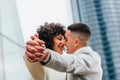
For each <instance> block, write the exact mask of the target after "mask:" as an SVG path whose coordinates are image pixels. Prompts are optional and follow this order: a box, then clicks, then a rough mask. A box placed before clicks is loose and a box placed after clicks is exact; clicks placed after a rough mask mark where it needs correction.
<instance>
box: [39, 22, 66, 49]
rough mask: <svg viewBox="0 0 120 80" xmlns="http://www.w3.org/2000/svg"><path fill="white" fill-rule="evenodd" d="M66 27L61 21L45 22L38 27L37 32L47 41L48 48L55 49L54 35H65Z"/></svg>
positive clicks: (40, 37)
mask: <svg viewBox="0 0 120 80" xmlns="http://www.w3.org/2000/svg"><path fill="white" fill-rule="evenodd" d="M64 28H65V27H64V26H63V25H62V24H60V23H50V24H48V23H45V24H44V25H42V26H40V28H38V29H37V33H38V34H39V37H38V38H39V39H41V40H43V41H44V42H45V46H46V48H49V49H53V45H54V41H53V39H54V37H55V36H57V35H59V34H61V35H63V36H64V35H65V29H64Z"/></svg>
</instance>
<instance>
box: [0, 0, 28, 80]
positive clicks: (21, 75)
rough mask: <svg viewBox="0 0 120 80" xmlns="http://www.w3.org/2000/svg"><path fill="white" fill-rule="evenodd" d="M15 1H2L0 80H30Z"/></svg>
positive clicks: (0, 11) (0, 12)
mask: <svg viewBox="0 0 120 80" xmlns="http://www.w3.org/2000/svg"><path fill="white" fill-rule="evenodd" d="M23 54H24V41H23V36H22V32H21V28H20V23H19V17H18V15H17V9H16V3H15V0H0V80H30V79H29V78H30V77H29V75H28V71H27V68H26V65H25V63H24V60H23Z"/></svg>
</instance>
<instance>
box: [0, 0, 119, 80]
mask: <svg viewBox="0 0 120 80" xmlns="http://www.w3.org/2000/svg"><path fill="white" fill-rule="evenodd" d="M119 9H120V0H0V80H30V74H29V72H28V70H27V68H26V65H25V63H24V60H23V55H24V50H25V42H26V41H27V40H30V36H31V35H33V34H34V33H36V29H37V27H39V25H42V24H44V22H49V23H51V22H55V23H57V22H59V23H62V24H63V25H65V26H68V25H69V24H72V23H74V22H84V23H86V24H87V25H89V27H90V29H91V31H92V38H91V40H90V45H91V46H92V47H93V49H94V50H96V51H97V52H98V53H99V54H100V56H101V58H102V68H103V71H104V72H103V79H102V80H120V10H119ZM53 75H55V74H53Z"/></svg>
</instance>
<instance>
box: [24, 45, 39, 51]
mask: <svg viewBox="0 0 120 80" xmlns="http://www.w3.org/2000/svg"><path fill="white" fill-rule="evenodd" d="M26 50H27V51H29V52H31V53H35V52H38V50H37V49H36V48H34V47H33V46H30V45H26Z"/></svg>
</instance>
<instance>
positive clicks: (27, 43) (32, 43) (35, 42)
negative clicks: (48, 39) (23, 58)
mask: <svg viewBox="0 0 120 80" xmlns="http://www.w3.org/2000/svg"><path fill="white" fill-rule="evenodd" d="M26 45H39V43H38V42H37V41H35V40H32V41H27V42H26Z"/></svg>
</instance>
